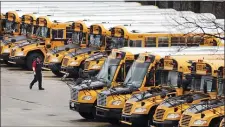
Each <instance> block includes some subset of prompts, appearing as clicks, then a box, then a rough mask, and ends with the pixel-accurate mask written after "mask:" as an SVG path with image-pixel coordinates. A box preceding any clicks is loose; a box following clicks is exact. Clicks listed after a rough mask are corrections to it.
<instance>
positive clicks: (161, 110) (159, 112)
mask: <svg viewBox="0 0 225 127" xmlns="http://www.w3.org/2000/svg"><path fill="white" fill-rule="evenodd" d="M164 113H165V110H163V109H158V110H157V111H156V119H159V120H161V119H162V118H163V115H164Z"/></svg>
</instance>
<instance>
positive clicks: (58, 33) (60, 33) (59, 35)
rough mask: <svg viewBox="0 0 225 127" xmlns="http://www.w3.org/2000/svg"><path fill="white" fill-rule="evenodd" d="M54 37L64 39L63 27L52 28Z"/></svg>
mask: <svg viewBox="0 0 225 127" xmlns="http://www.w3.org/2000/svg"><path fill="white" fill-rule="evenodd" d="M52 35H53V39H63V29H59V30H52Z"/></svg>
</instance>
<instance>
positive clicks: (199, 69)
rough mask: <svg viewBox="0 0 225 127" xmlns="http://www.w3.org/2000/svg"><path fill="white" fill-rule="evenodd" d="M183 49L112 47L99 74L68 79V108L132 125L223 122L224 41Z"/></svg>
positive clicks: (117, 122)
mask: <svg viewBox="0 0 225 127" xmlns="http://www.w3.org/2000/svg"><path fill="white" fill-rule="evenodd" d="M217 48H218V47H217ZM179 50H180V51H179ZM179 50H178V48H177V49H176V48H174V49H172V50H171V48H170V49H168V48H161V51H157V50H154V48H127V47H126V48H121V49H118V50H113V51H112V53H111V54H110V55H109V56H108V57H107V59H106V60H105V62H104V64H103V66H102V68H101V70H100V71H99V73H98V74H97V76H95V77H92V78H91V79H79V81H76V82H75V83H74V82H66V83H67V84H68V86H69V87H70V88H71V101H70V109H71V110H74V111H77V112H79V113H80V115H81V116H82V117H84V118H86V119H107V120H108V121H109V122H110V123H112V124H119V123H123V124H127V125H131V126H134V127H137V126H151V125H154V126H166V125H167V126H178V125H179V126H183V127H186V126H210V127H214V126H219V125H220V124H221V126H222V122H221V121H222V119H223V117H224V100H223V99H224V56H223V55H224V53H223V52H224V49H223V47H220V48H219V49H218V50H217V51H216V52H214V51H215V47H190V48H186V49H179Z"/></svg>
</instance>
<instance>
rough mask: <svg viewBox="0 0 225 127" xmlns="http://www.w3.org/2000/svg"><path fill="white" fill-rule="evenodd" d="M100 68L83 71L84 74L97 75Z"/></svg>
mask: <svg viewBox="0 0 225 127" xmlns="http://www.w3.org/2000/svg"><path fill="white" fill-rule="evenodd" d="M98 72H99V70H85V71H83V74H84V76H95V75H97V74H98Z"/></svg>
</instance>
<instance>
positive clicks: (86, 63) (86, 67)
mask: <svg viewBox="0 0 225 127" xmlns="http://www.w3.org/2000/svg"><path fill="white" fill-rule="evenodd" d="M89 65H90V62H89V61H86V62H85V64H84V69H88V66H89Z"/></svg>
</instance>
